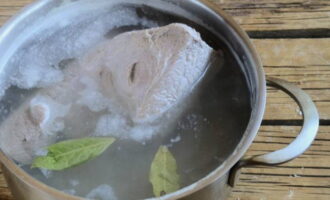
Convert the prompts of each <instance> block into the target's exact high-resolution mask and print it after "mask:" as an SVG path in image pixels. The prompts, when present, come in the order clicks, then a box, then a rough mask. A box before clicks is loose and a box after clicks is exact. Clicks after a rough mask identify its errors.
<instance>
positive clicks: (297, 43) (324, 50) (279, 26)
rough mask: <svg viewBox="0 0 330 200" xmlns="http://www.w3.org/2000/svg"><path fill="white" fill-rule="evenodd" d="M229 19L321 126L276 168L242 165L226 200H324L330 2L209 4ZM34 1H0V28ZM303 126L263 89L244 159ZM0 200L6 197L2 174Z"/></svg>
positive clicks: (329, 121)
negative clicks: (312, 108) (257, 125)
mask: <svg viewBox="0 0 330 200" xmlns="http://www.w3.org/2000/svg"><path fill="white" fill-rule="evenodd" d="M212 1H213V2H215V3H216V4H218V5H219V6H221V7H222V8H223V9H224V10H226V11H227V12H229V13H230V14H231V15H232V16H234V18H235V20H236V21H237V22H238V23H239V24H240V25H241V26H242V27H243V29H245V30H246V31H247V32H248V34H249V35H250V37H251V38H252V39H253V42H254V44H255V46H256V48H257V50H258V52H259V54H260V56H261V58H262V60H263V63H264V68H265V71H266V73H267V75H268V76H271V77H278V78H281V79H285V80H287V81H290V82H292V83H295V84H296V85H298V86H299V87H301V88H303V89H304V90H305V91H306V92H307V93H308V94H309V95H310V96H311V97H312V98H313V100H314V101H315V103H316V105H317V107H318V109H319V112H320V116H321V121H320V123H321V127H320V131H319V134H318V136H317V139H316V140H315V142H314V144H313V145H312V147H311V148H310V149H309V150H308V151H307V152H306V153H305V154H304V155H302V156H300V157H299V158H297V159H295V160H293V161H291V162H289V163H286V164H282V165H279V166H275V167H264V166H257V167H250V168H245V169H243V171H242V175H241V176H240V181H239V183H238V185H237V187H236V188H235V189H234V192H233V194H232V195H231V197H230V200H239V199H240V200H259V199H260V200H266V199H278V200H285V199H294V200H301V199H302V200H307V199H308V200H309V199H311V200H313V199H317V200H329V199H330V0H244V1H243V0H212ZM30 2H32V0H0V24H3V23H4V22H5V21H6V20H7V19H8V18H9V17H10V16H12V15H13V14H15V13H16V12H17V11H18V10H20V9H21V8H22V7H23V6H25V5H26V4H28V3H30ZM301 124H302V116H301V114H300V112H299V108H298V106H297V105H296V104H295V103H294V101H293V100H292V99H290V98H289V97H288V96H287V95H285V94H284V93H283V92H281V91H278V90H276V89H272V88H269V90H268V102H267V111H266V115H265V117H264V122H263V125H262V127H261V129H260V133H259V135H258V137H257V138H256V139H255V142H254V143H253V145H252V146H251V148H250V150H249V152H248V153H247V155H258V154H262V153H266V152H271V151H274V150H277V149H279V148H282V147H284V146H286V145H287V144H289V143H290V141H292V140H293V138H294V137H295V136H296V135H297V133H298V132H299V129H300V125H301ZM0 200H12V197H11V195H10V192H9V190H8V188H7V186H6V183H5V180H4V178H3V177H2V175H1V172H0Z"/></svg>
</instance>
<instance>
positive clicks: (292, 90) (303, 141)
mask: <svg viewBox="0 0 330 200" xmlns="http://www.w3.org/2000/svg"><path fill="white" fill-rule="evenodd" d="M267 85H269V86H273V87H276V88H279V89H281V90H283V91H284V92H286V93H288V94H289V95H290V96H291V97H292V98H293V99H294V100H295V101H296V102H297V103H298V104H299V106H300V109H301V110H302V113H303V117H304V122H303V126H302V129H301V131H300V134H299V135H298V136H297V138H296V139H295V140H294V141H293V142H292V143H291V144H289V145H288V146H287V147H285V148H283V149H280V150H277V151H275V152H271V153H267V154H264V155H259V156H253V157H251V158H247V159H244V160H241V161H239V162H238V163H237V164H236V165H235V166H234V168H233V169H232V170H231V172H230V177H229V185H230V186H232V187H234V186H235V183H236V182H237V180H238V176H239V174H240V169H241V168H242V167H245V166H251V165H277V164H282V163H285V162H288V161H290V160H292V159H294V158H296V157H298V156H299V155H301V154H303V153H304V152H305V151H306V150H307V149H308V148H309V147H310V146H311V145H312V143H313V141H314V139H315V137H316V134H317V132H318V128H319V114H318V111H317V108H316V106H315V104H314V102H313V101H312V99H311V97H309V95H308V94H306V93H305V92H304V91H303V90H301V89H300V88H298V87H297V86H295V85H293V84H291V83H288V82H286V81H283V80H280V79H275V78H268V80H267Z"/></svg>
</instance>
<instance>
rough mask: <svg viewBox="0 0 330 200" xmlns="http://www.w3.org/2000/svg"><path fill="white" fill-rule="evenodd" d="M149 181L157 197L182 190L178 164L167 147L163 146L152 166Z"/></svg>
mask: <svg viewBox="0 0 330 200" xmlns="http://www.w3.org/2000/svg"><path fill="white" fill-rule="evenodd" d="M149 181H150V183H151V184H152V186H153V192H154V195H155V196H156V197H160V196H162V195H165V194H169V193H172V192H175V191H177V190H179V189H180V176H179V175H178V173H177V163H176V160H175V158H174V156H173V155H172V153H171V152H170V151H169V149H168V148H167V147H166V146H161V147H160V148H159V149H158V152H157V153H156V155H155V158H154V160H153V162H152V164H151V169H150V174H149Z"/></svg>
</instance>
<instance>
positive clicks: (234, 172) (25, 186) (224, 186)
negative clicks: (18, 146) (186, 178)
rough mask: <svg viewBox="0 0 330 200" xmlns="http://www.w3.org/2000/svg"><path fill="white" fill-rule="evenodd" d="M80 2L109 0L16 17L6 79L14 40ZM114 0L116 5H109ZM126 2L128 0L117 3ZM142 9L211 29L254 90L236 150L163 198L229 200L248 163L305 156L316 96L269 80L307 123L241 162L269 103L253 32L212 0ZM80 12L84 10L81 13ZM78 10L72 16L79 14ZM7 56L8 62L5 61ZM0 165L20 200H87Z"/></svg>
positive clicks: (50, 0) (160, 1) (43, 1)
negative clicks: (277, 145)
mask: <svg viewBox="0 0 330 200" xmlns="http://www.w3.org/2000/svg"><path fill="white" fill-rule="evenodd" d="M76 2H81V3H84V2H86V3H88V2H89V5H92V4H91V3H90V2H92V3H98V2H103V3H105V2H106V1H104V0H95V1H90V0H57V1H55V0H39V1H37V2H36V3H34V4H32V5H30V6H28V7H27V8H25V9H24V10H23V11H22V12H21V13H20V14H18V15H17V16H15V17H14V18H12V19H11V20H10V21H9V22H8V23H7V24H6V25H4V26H3V27H2V29H1V31H0V52H1V54H3V55H4V56H3V58H2V59H0V66H1V69H0V70H1V71H0V74H1V75H2V76H3V75H4V70H3V65H4V64H5V62H6V61H4V60H6V56H7V57H8V56H10V55H11V54H10V53H11V52H10V50H12V48H11V47H12V44H13V41H15V42H19V41H20V40H21V39H22V37H24V36H23V35H22V34H21V33H23V32H24V31H26V30H28V29H29V26H30V25H31V24H33V22H36V21H37V20H40V19H42V18H43V17H44V16H48V15H47V14H49V13H52V12H53V11H55V10H56V9H57V10H58V9H59V8H61V7H63V6H67V5H69V4H74V3H76ZM108 2H110V1H108ZM115 2H117V3H121V2H123V1H115ZM125 2H126V3H127V2H130V3H134V4H136V5H138V6H148V7H150V8H155V9H158V10H163V11H164V10H165V11H167V12H169V13H171V12H172V13H175V14H176V15H180V16H181V17H183V18H185V19H189V20H192V21H194V22H195V23H197V24H199V25H200V26H202V27H204V28H205V29H208V30H209V31H211V32H212V33H213V34H214V35H215V36H216V37H219V38H221V39H222V40H224V41H226V42H227V43H228V45H229V46H230V47H231V48H232V49H233V51H235V52H236V53H237V55H238V57H237V59H238V60H239V61H240V62H241V63H243V66H244V69H243V71H244V72H245V75H246V78H247V80H248V84H249V87H250V89H251V94H252V96H251V99H252V108H253V109H252V115H251V119H250V121H249V124H248V127H247V129H246V131H245V133H244V135H243V137H242V138H241V139H240V142H239V144H238V146H237V147H236V149H235V151H234V152H233V153H232V154H231V155H230V156H229V157H228V158H227V159H226V161H225V162H224V163H223V164H222V165H221V166H219V167H218V168H217V169H216V170H214V171H213V172H211V173H210V174H209V175H207V176H206V177H204V178H203V179H201V180H199V181H198V182H196V183H195V184H193V185H190V186H188V187H186V188H183V189H181V190H180V191H177V192H175V193H172V194H169V195H166V196H163V197H161V198H159V199H164V200H170V199H189V200H194V199H195V200H219V199H225V198H226V196H227V195H228V192H230V188H231V187H234V185H235V182H236V181H237V177H238V175H239V173H238V172H239V170H240V168H242V167H245V166H247V165H254V164H259V165H275V164H280V163H284V162H287V161H290V160H291V159H293V158H295V157H297V156H299V155H300V154H302V153H303V152H304V151H305V150H306V149H307V148H308V147H309V146H310V145H311V143H312V142H313V140H314V138H315V136H316V134H317V130H318V126H319V116H318V112H317V109H316V107H315V105H314V103H313V102H312V100H311V98H310V97H309V96H308V95H307V94H306V93H304V92H303V91H302V90H300V89H298V88H297V87H295V86H293V85H292V84H290V83H287V82H285V81H282V80H276V79H271V78H269V80H268V84H269V85H272V86H275V87H278V88H281V89H282V90H283V91H285V92H287V93H288V94H290V95H291V96H292V97H293V98H294V99H295V100H296V101H297V102H298V103H299V105H300V107H301V109H302V111H303V116H304V125H303V127H302V130H301V132H300V134H299V135H298V137H297V138H296V139H295V140H294V141H293V142H292V143H291V144H290V145H289V146H287V147H286V148H284V149H281V150H278V151H275V152H272V153H269V154H266V155H260V156H256V157H252V158H248V159H245V160H241V159H242V157H243V156H244V154H245V153H246V151H247V149H248V148H249V147H250V145H251V143H252V142H253V140H254V138H255V136H256V134H257V132H258V130H259V128H260V124H261V121H262V118H263V114H264V110H265V105H266V80H265V75H264V72H263V68H262V64H261V61H260V59H259V57H258V55H257V53H256V51H255V49H254V47H253V45H252V44H251V42H250V40H249V38H248V36H247V34H246V33H245V32H244V31H243V30H242V29H241V28H240V27H239V26H238V25H237V24H236V23H235V22H234V20H233V19H232V18H231V17H229V16H228V15H226V14H225V13H224V11H222V10H221V9H219V8H218V7H217V6H215V5H213V4H212V3H210V2H209V1H207V0H199V1H198V0H145V1H140V0H126V1H125ZM78 11H79V10H78ZM78 11H77V10H72V12H78ZM4 57H5V58H4ZM0 161H1V163H2V164H3V171H4V175H5V177H6V180H7V181H8V185H9V187H10V189H11V190H12V193H13V195H14V196H15V198H16V199H18V200H31V199H33V200H46V199H47V200H63V199H70V200H74V199H81V198H78V197H74V196H70V195H67V194H64V193H62V192H60V191H57V190H55V189H53V188H50V187H48V186H46V185H45V184H43V183H41V182H39V181H37V180H35V179H34V178H33V177H31V176H30V175H28V174H27V173H25V172H24V171H23V170H22V169H21V168H20V167H18V166H17V165H16V164H15V163H14V162H13V161H12V160H10V159H9V158H8V157H6V156H5V155H4V154H3V153H1V152H0Z"/></svg>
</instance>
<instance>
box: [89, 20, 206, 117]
mask: <svg viewBox="0 0 330 200" xmlns="http://www.w3.org/2000/svg"><path fill="white" fill-rule="evenodd" d="M212 52H213V50H212V49H211V48H210V47H209V46H208V45H207V44H206V43H205V42H204V41H203V40H202V39H201V37H200V35H199V33H197V32H196V31H195V30H193V29H192V28H190V27H188V26H186V25H183V24H171V25H168V26H165V27H161V28H153V29H147V30H142V31H133V32H128V33H124V34H121V35H119V36H117V37H115V38H114V39H112V40H110V41H108V42H106V43H105V44H103V45H102V46H100V47H99V48H98V49H97V50H96V51H95V53H94V54H92V55H89V57H87V61H86V60H85V61H86V62H85V63H87V65H89V66H95V65H96V66H100V67H101V69H100V70H101V71H100V73H99V75H100V76H101V81H102V87H103V91H104V93H105V94H107V95H108V97H111V98H113V97H116V98H117V100H118V102H120V103H121V105H122V106H123V107H124V108H125V109H126V110H127V111H128V113H129V115H130V117H131V118H132V120H133V121H134V122H139V123H140V122H150V121H153V120H155V119H157V118H159V117H160V116H162V114H163V113H164V112H166V111H167V110H168V109H170V108H171V107H172V106H173V105H175V104H177V103H178V102H179V101H180V100H182V99H183V98H184V97H185V96H187V95H188V94H189V93H190V92H191V90H192V89H193V88H194V85H195V84H196V83H197V82H198V81H199V79H200V78H201V77H202V75H203V73H204V72H205V71H206V68H207V66H208V64H209V61H210V59H211V55H212ZM88 60H89V61H88ZM91 60H92V61H91Z"/></svg>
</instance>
